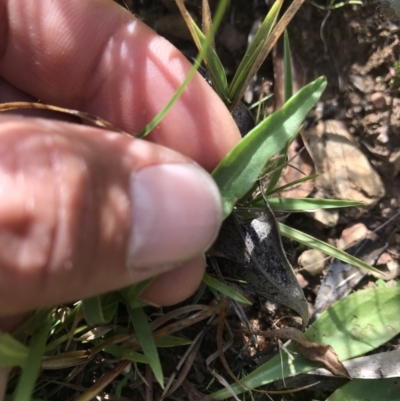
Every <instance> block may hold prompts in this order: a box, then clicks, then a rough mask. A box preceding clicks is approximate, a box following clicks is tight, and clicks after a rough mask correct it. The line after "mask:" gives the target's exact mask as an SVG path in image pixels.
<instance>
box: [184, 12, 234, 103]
mask: <svg viewBox="0 0 400 401" xmlns="http://www.w3.org/2000/svg"><path fill="white" fill-rule="evenodd" d="M192 23H193V31H194V33H195V35H196V36H197V39H198V43H199V44H200V49H201V48H203V47H204V46H205V43H206V40H207V38H206V36H205V35H204V34H203V32H202V31H201V29H200V28H199V27H198V26H197V25H196V23H195V22H194V21H193V20H192ZM196 43H197V41H196ZM204 62H205V64H206V66H207V71H208V73H209V75H210V78H211V82H212V85H213V88H214V90H215V92H217V93H218V96H219V97H220V98H221V99H222V100H223V102H224V103H225V104H229V95H228V81H227V80H226V74H225V69H224V66H223V65H222V63H221V61H220V59H219V57H218V56H217V53H215V50H214V49H213V48H212V47H210V46H209V47H207V48H206V52H205V55H204Z"/></svg>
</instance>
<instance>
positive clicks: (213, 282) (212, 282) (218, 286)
mask: <svg viewBox="0 0 400 401" xmlns="http://www.w3.org/2000/svg"><path fill="white" fill-rule="evenodd" d="M203 283H204V284H206V285H208V286H209V287H210V288H212V289H214V290H216V291H219V292H220V293H221V294H225V295H226V296H227V297H229V298H232V299H234V300H236V301H238V302H242V303H244V304H246V305H252V303H251V302H250V301H249V300H248V299H247V298H245V297H244V296H243V295H241V294H239V293H238V292H237V291H235V290H234V289H233V288H231V287H229V286H228V285H226V284H224V283H222V282H221V281H219V280H217V279H215V278H213V277H211V276H209V275H208V274H207V273H205V274H204V276H203Z"/></svg>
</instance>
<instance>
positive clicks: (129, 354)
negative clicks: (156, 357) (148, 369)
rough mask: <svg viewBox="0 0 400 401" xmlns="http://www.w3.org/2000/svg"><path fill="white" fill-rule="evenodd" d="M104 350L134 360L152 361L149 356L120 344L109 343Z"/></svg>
mask: <svg viewBox="0 0 400 401" xmlns="http://www.w3.org/2000/svg"><path fill="white" fill-rule="evenodd" d="M104 351H105V352H107V353H109V354H111V355H114V356H116V357H117V358H121V359H128V360H129V361H132V362H139V363H150V360H149V358H147V357H146V356H145V355H143V354H140V353H139V352H134V351H131V350H129V349H126V348H124V347H121V346H119V345H109V346H107V347H106V348H104Z"/></svg>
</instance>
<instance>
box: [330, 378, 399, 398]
mask: <svg viewBox="0 0 400 401" xmlns="http://www.w3.org/2000/svg"><path fill="white" fill-rule="evenodd" d="M399 398H400V379H399V378H398V377H393V378H390V379H380V380H363V379H357V380H352V381H350V382H348V383H346V384H345V385H344V386H342V387H340V388H339V389H337V390H336V391H335V392H334V393H333V394H332V395H331V396H330V397H328V398H327V399H326V401H358V400H360V401H361V400H365V401H383V400H384V401H398V400H399Z"/></svg>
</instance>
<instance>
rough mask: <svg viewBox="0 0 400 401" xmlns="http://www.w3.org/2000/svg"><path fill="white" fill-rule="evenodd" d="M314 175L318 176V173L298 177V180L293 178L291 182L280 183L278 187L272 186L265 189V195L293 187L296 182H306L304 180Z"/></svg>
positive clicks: (310, 178) (312, 177)
mask: <svg viewBox="0 0 400 401" xmlns="http://www.w3.org/2000/svg"><path fill="white" fill-rule="evenodd" d="M316 177H318V174H314V175H309V176H307V177H303V178H299V179H298V180H294V181H292V182H289V183H287V184H286V185H282V186H281V187H278V188H275V187H273V189H267V194H266V195H267V197H268V196H271V195H273V194H276V193H277V192H282V191H284V190H285V189H287V188H290V187H294V186H295V185H297V184H301V183H302V182H306V181H309V180H312V179H314V178H316ZM268 187H269V186H268Z"/></svg>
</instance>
